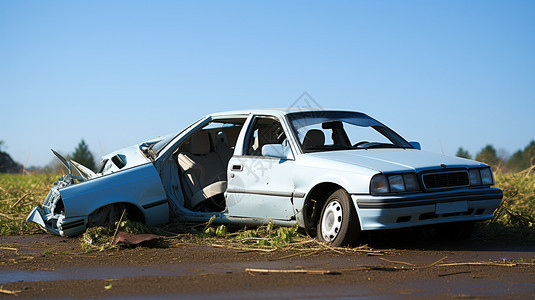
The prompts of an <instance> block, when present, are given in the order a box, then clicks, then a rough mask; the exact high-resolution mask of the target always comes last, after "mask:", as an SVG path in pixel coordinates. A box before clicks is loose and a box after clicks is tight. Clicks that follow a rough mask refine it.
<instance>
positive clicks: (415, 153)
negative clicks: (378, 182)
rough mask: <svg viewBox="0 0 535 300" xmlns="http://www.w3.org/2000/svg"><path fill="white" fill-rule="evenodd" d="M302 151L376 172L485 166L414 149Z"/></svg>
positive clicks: (467, 160) (471, 161)
mask: <svg viewBox="0 0 535 300" xmlns="http://www.w3.org/2000/svg"><path fill="white" fill-rule="evenodd" d="M306 155H310V156H314V157H317V158H321V159H326V160H330V161H337V162H341V163H345V164H349V165H354V166H359V167H364V168H368V169H372V170H376V171H379V172H384V173H389V172H405V171H407V172H421V171H425V170H430V169H437V168H444V165H445V166H446V168H448V169H450V168H466V167H476V166H486V165H485V164H483V163H480V162H477V161H473V160H469V159H464V158H459V157H449V156H445V155H440V154H436V153H431V152H426V151H421V150H415V149H369V150H360V149H355V150H343V151H329V152H315V153H309V154H306Z"/></svg>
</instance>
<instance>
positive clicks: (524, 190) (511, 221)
mask: <svg viewBox="0 0 535 300" xmlns="http://www.w3.org/2000/svg"><path fill="white" fill-rule="evenodd" d="M59 176H60V175H58V174H33V175H25V176H22V175H19V174H0V235H15V234H34V233H37V232H41V230H40V229H39V228H38V226H37V225H35V224H33V223H30V222H26V221H25V219H26V217H27V216H28V214H29V213H30V211H31V209H32V208H33V207H34V206H36V205H38V204H40V203H41V202H42V201H43V199H44V198H45V197H46V195H47V193H48V191H49V190H50V188H51V187H52V183H53V182H54V181H55V180H56V179H57V178H58V177H59ZM495 176H496V187H498V188H501V189H502V190H503V192H504V201H503V202H502V205H501V206H500V208H499V209H498V210H497V211H496V217H495V218H494V220H492V221H487V222H484V223H481V224H479V225H478V227H477V229H476V233H475V235H476V237H480V238H483V239H493V238H503V237H507V238H511V239H516V240H528V241H535V230H534V229H535V174H534V173H533V172H532V170H526V171H524V172H519V173H497V174H496V175H495ZM123 222H124V221H123ZM113 229H114V230H115V227H113ZM121 229H124V230H126V231H128V230H131V231H132V233H155V234H160V235H166V234H167V233H169V232H172V233H179V234H181V239H182V241H185V242H192V243H220V242H221V241H220V240H221V238H223V239H228V238H229V237H230V238H231V239H233V240H236V241H239V244H240V245H244V246H248V247H278V246H281V245H285V244H288V243H292V242H295V241H296V240H300V241H301V242H302V241H303V240H302V238H303V237H304V236H302V235H300V234H299V233H298V232H297V229H296V228H293V227H292V228H285V229H279V228H274V227H273V226H270V225H269V224H267V225H266V226H262V227H259V228H256V229H241V230H239V231H235V230H234V231H232V232H231V233H229V232H227V227H225V226H219V227H213V226H207V225H206V224H200V225H196V226H193V227H192V226H191V225H184V224H167V225H163V226H159V227H147V226H142V225H141V224H135V223H124V224H123V226H122V228H121ZM100 230H104V231H106V230H108V231H109V230H110V229H100ZM109 234H111V233H109V232H108V235H109ZM218 239H219V242H216V240H218Z"/></svg>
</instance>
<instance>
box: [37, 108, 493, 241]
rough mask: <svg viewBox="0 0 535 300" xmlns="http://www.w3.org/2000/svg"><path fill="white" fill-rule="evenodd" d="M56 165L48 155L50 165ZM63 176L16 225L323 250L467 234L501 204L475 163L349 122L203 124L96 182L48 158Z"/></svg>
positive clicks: (107, 166)
mask: <svg viewBox="0 0 535 300" xmlns="http://www.w3.org/2000/svg"><path fill="white" fill-rule="evenodd" d="M58 156H59V154H58ZM59 157H60V159H61V160H62V162H63V163H64V164H65V165H66V166H67V167H68V168H75V169H76V170H78V173H79V174H81V176H75V175H73V174H72V172H70V174H68V175H65V176H63V177H61V178H60V179H59V181H58V182H57V183H55V185H54V187H53V188H52V189H51V191H50V193H49V194H48V196H47V198H46V199H45V201H44V203H43V205H42V206H40V207H35V208H34V209H33V211H32V212H31V213H30V215H29V216H28V219H27V220H28V221H32V222H35V223H37V224H39V225H40V226H42V227H43V228H46V230H48V231H49V232H51V233H54V234H57V235H61V236H75V235H79V234H81V233H83V232H84V231H85V230H86V228H88V227H90V226H96V225H100V224H105V223H109V222H113V221H115V220H118V219H119V218H120V216H121V214H122V212H123V211H126V215H127V217H128V218H129V219H131V220H135V221H141V222H145V223H147V224H162V223H168V222H172V221H198V222H205V221H207V220H209V219H210V218H211V217H212V216H215V219H214V221H213V222H214V223H223V224H224V223H239V224H247V225H260V224H264V223H267V222H268V221H269V220H272V221H273V223H274V224H276V225H287V226H292V225H294V224H299V226H301V227H303V228H305V229H306V230H307V232H309V233H312V234H313V235H316V236H317V238H318V239H320V240H323V241H328V242H331V243H332V244H334V245H352V244H355V243H356V242H357V241H358V239H359V236H360V235H361V232H362V231H366V230H382V229H393V228H404V227H412V226H421V225H434V226H436V227H437V228H438V229H440V230H442V231H443V232H447V233H451V234H464V235H466V234H469V233H470V232H471V229H472V228H473V224H474V223H475V222H476V221H481V220H487V219H491V218H492V217H493V213H494V210H495V209H496V208H497V207H498V206H499V204H500V202H501V200H502V197H503V194H502V191H501V190H500V189H497V188H492V187H491V186H492V185H493V184H494V177H493V173H492V171H491V169H490V167H489V166H487V165H486V164H483V163H480V162H476V161H472V160H466V159H461V158H456V157H447V156H443V155H438V154H433V153H428V152H424V151H422V150H420V145H419V144H418V143H417V142H410V143H409V142H407V141H406V140H405V139H403V138H402V137H401V136H399V135H398V134H397V133H395V132H394V131H392V130H391V129H389V128H388V127H386V126H385V125H383V124H382V123H380V122H378V121H377V120H375V119H373V118H371V117H369V116H367V115H365V114H363V113H358V112H351V111H338V110H315V109H302V108H299V109H288V110H250V111H237V112H227V113H218V114H212V115H209V116H206V117H204V118H202V119H201V120H199V121H197V122H195V123H193V124H192V125H190V126H189V127H187V128H186V129H185V130H183V131H182V132H180V133H178V134H176V135H171V136H167V137H164V138H159V139H155V140H152V141H148V142H144V143H141V144H139V145H135V146H132V147H128V148H125V149H122V150H119V151H116V152H113V153H111V154H109V155H107V156H105V157H104V158H103V160H102V162H101V163H100V166H99V168H98V170H96V172H93V171H91V170H89V169H87V168H85V167H84V166H81V165H79V164H77V163H76V162H72V161H67V160H65V159H63V158H62V157H61V156H59Z"/></svg>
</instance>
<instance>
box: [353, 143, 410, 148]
mask: <svg viewBox="0 0 535 300" xmlns="http://www.w3.org/2000/svg"><path fill="white" fill-rule="evenodd" d="M358 148H362V149H377V148H403V149H405V148H407V147H405V146H400V145H394V144H387V143H369V144H366V145H365V146H361V147H358ZM358 148H357V149H358Z"/></svg>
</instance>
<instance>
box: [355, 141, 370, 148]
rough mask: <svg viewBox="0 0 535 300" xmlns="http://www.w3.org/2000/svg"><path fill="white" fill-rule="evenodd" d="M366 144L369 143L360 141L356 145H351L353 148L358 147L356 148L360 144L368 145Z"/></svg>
mask: <svg viewBox="0 0 535 300" xmlns="http://www.w3.org/2000/svg"><path fill="white" fill-rule="evenodd" d="M368 143H369V142H368V141H360V142H358V143H356V144H355V145H353V147H358V146H360V145H362V144H368Z"/></svg>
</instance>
